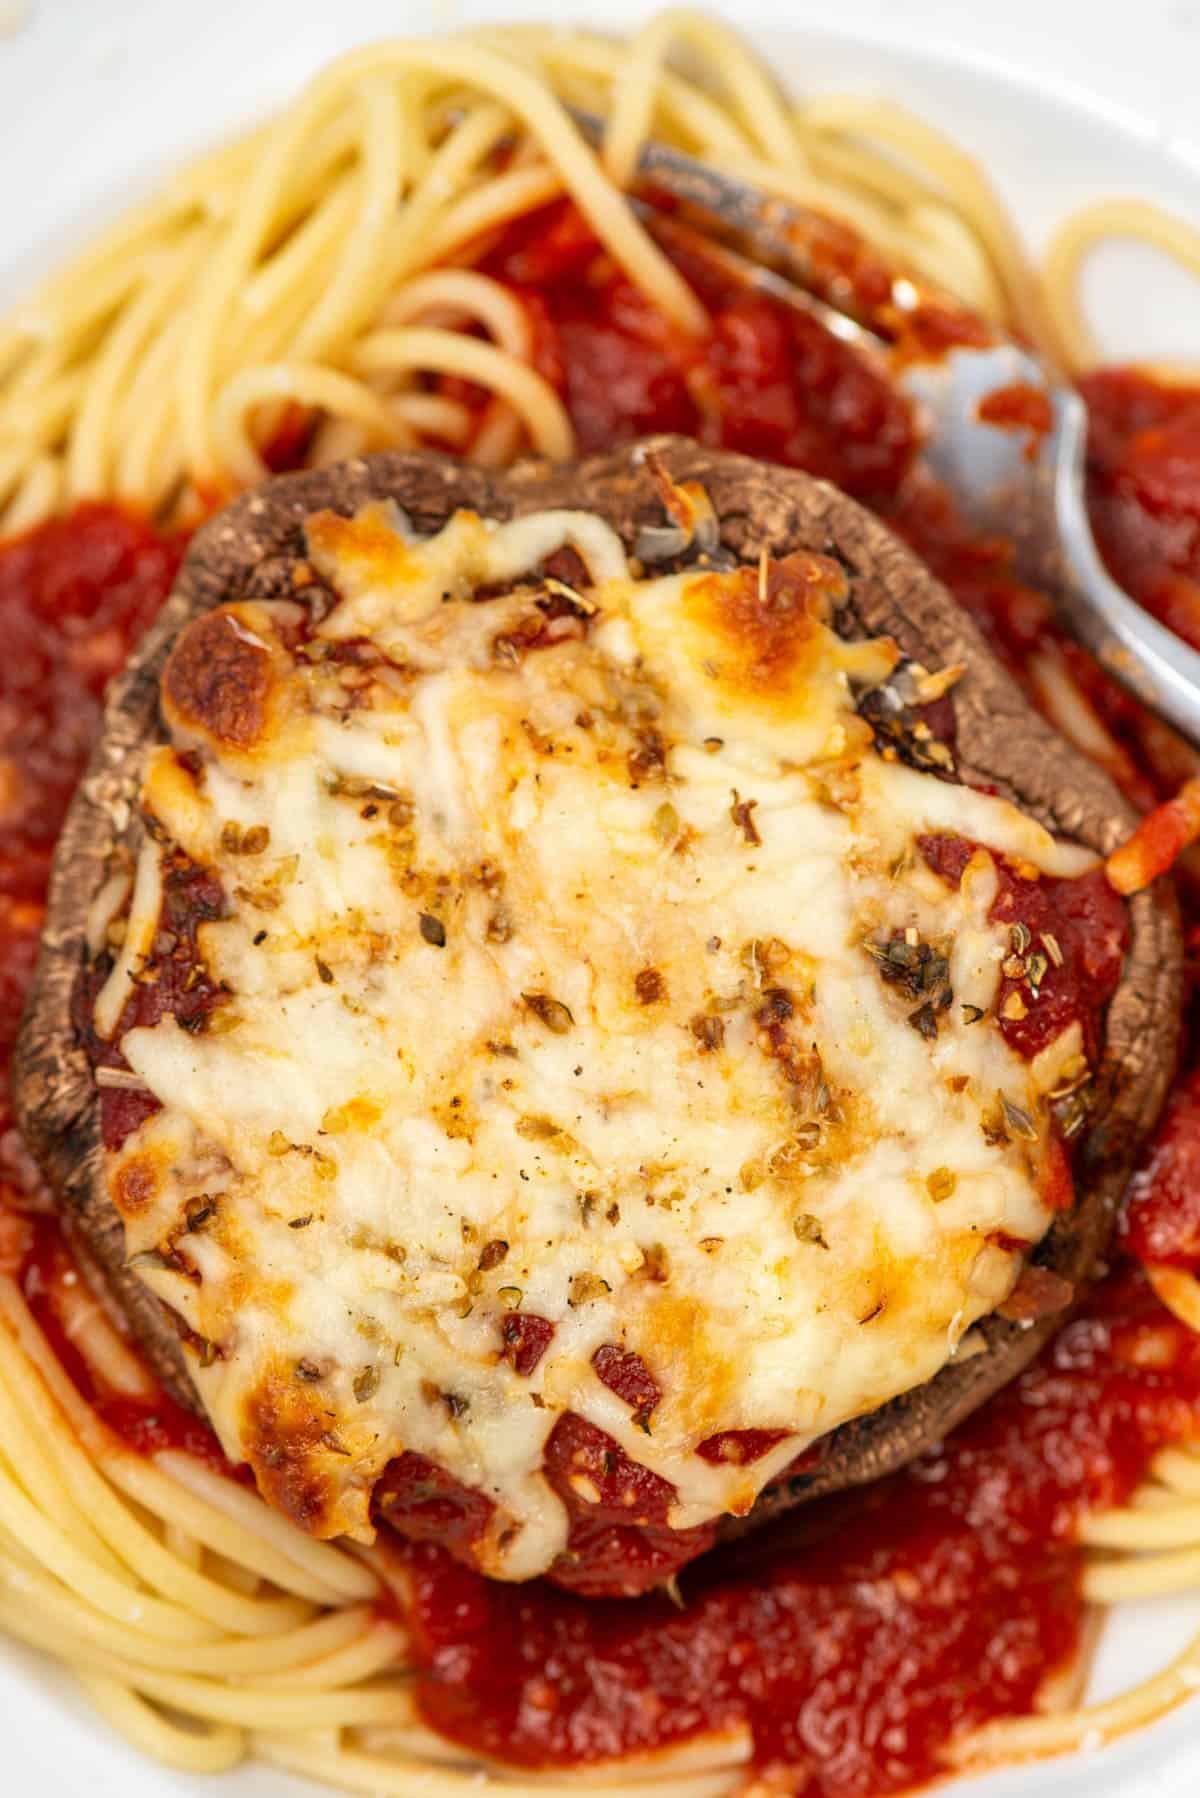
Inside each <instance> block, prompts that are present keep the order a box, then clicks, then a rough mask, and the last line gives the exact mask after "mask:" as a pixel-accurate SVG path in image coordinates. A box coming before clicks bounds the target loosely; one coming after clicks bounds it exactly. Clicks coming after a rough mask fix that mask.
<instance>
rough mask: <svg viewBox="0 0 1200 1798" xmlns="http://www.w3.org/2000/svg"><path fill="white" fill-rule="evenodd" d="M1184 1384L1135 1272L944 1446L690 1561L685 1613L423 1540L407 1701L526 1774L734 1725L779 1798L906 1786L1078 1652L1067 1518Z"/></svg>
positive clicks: (1157, 1426) (1138, 1456) (1129, 1482)
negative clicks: (557, 1586)
mask: <svg viewBox="0 0 1200 1798" xmlns="http://www.w3.org/2000/svg"><path fill="white" fill-rule="evenodd" d="M1198 1390H1200V1341H1197V1339H1196V1338H1195V1337H1194V1336H1193V1335H1192V1334H1191V1333H1190V1332H1189V1331H1188V1330H1187V1329H1186V1328H1185V1327H1184V1326H1183V1325H1182V1324H1179V1323H1176V1322H1175V1321H1174V1320H1173V1319H1168V1318H1166V1317H1165V1315H1164V1313H1163V1312H1162V1310H1161V1308H1160V1307H1159V1305H1158V1304H1157V1302H1156V1301H1155V1300H1154V1298H1153V1296H1152V1295H1151V1294H1150V1292H1149V1290H1148V1288H1147V1286H1146V1285H1145V1283H1144V1281H1143V1280H1142V1278H1141V1277H1140V1276H1139V1275H1137V1274H1135V1273H1132V1272H1130V1273H1127V1274H1124V1275H1121V1276H1119V1277H1118V1278H1116V1279H1115V1280H1114V1281H1112V1282H1111V1283H1110V1284H1109V1285H1108V1286H1107V1287H1106V1288H1105V1289H1104V1290H1103V1291H1102V1293H1101V1294H1100V1295H1099V1296H1098V1298H1097V1300H1096V1302H1095V1304H1094V1307H1093V1309H1092V1312H1091V1313H1090V1314H1089V1315H1088V1316H1086V1317H1083V1318H1079V1319H1076V1320H1075V1321H1073V1322H1072V1323H1069V1324H1068V1325H1067V1326H1066V1328H1065V1329H1064V1330H1063V1331H1062V1332H1061V1333H1060V1335H1059V1336H1058V1338H1057V1340H1056V1342H1055V1344H1054V1346H1053V1347H1052V1349H1051V1350H1050V1351H1049V1352H1048V1353H1047V1354H1046V1355H1044V1356H1043V1357H1042V1359H1041V1361H1040V1362H1039V1363H1038V1364H1037V1365H1036V1366H1035V1367H1034V1368H1032V1369H1031V1370H1030V1371H1029V1372H1028V1373H1026V1374H1025V1375H1024V1376H1023V1377H1022V1378H1021V1379H1020V1380H1018V1381H1017V1382H1016V1384H1015V1385H1014V1386H1013V1387H1011V1388H1009V1389H1008V1390H1007V1391H1006V1392H1005V1393H1004V1394H1002V1395H1001V1397H1000V1398H999V1399H997V1400H993V1402H992V1403H991V1405H990V1406H988V1407H987V1408H986V1409H985V1410H984V1411H983V1412H981V1413H979V1414H977V1415H976V1417H975V1418H974V1419H973V1420H971V1421H970V1422H969V1423H968V1424H966V1425H965V1426H964V1427H963V1428H962V1429H960V1430H959V1431H957V1432H956V1433H955V1435H954V1436H953V1438H951V1440H950V1441H949V1442H948V1443H947V1444H946V1446H945V1447H944V1448H943V1449H942V1450H941V1451H939V1452H936V1453H931V1454H928V1455H926V1456H924V1457H923V1458H922V1459H921V1460H920V1461H919V1462H917V1463H916V1465H915V1466H913V1467H912V1468H910V1469H909V1470H907V1471H906V1472H904V1473H902V1474H898V1475H896V1476H894V1477H892V1478H890V1479H888V1480H885V1481H881V1482H879V1483H877V1484H876V1485H874V1486H871V1487H868V1488H866V1489H865V1490H863V1491H860V1492H857V1493H853V1494H842V1495H839V1496H838V1497H836V1498H833V1499H830V1500H827V1501H822V1502H820V1503H818V1504H816V1505H813V1506H812V1507H810V1508H807V1509H804V1510H801V1511H799V1512H794V1513H792V1514H791V1515H790V1516H789V1517H786V1518H784V1519H781V1520H780V1521H779V1522H777V1523H776V1524H775V1525H773V1526H772V1528H771V1529H770V1530H769V1531H767V1532H765V1533H764V1534H763V1535H761V1536H750V1537H747V1538H746V1539H745V1540H744V1541H742V1542H740V1543H738V1544H735V1545H732V1546H730V1547H727V1548H722V1549H718V1550H716V1551H715V1552H714V1553H713V1554H711V1555H708V1556H706V1557H705V1558H704V1559H703V1560H701V1561H698V1562H696V1563H694V1564H693V1565H692V1566H691V1567H689V1568H687V1569H686V1570H685V1571H684V1572H683V1573H682V1574H681V1575H680V1576H679V1592H680V1594H681V1598H682V1606H681V1607H677V1606H676V1605H675V1604H674V1603H673V1602H672V1601H671V1600H670V1599H669V1598H668V1597H666V1596H665V1595H656V1596H653V1597H647V1598H643V1599H639V1600H633V1601H627V1600H626V1601H623V1600H615V1601H613V1600H610V1601H608V1602H603V1603H597V1602H591V1603H589V1602H587V1601H585V1600H581V1599H579V1598H574V1597H569V1596H567V1595H565V1594H562V1593H557V1592H554V1591H553V1590H552V1589H551V1588H550V1587H548V1586H546V1585H544V1584H540V1583H537V1584H534V1585H531V1586H526V1587H512V1586H503V1585H499V1584H496V1583H493V1582H489V1581H487V1580H483V1579H480V1578H479V1577H478V1576H476V1575H474V1574H471V1573H469V1572H468V1571H466V1570H465V1569H463V1568H461V1567H459V1566H457V1565H456V1564H455V1563H453V1562H452V1561H450V1559H449V1558H448V1557H447V1556H446V1554H445V1553H444V1551H442V1550H441V1549H439V1548H436V1547H430V1546H427V1547H423V1548H419V1549H413V1550H411V1551H409V1554H408V1557H407V1558H408V1564H409V1568H410V1571H411V1576H412V1580H413V1586H414V1592H415V1606H414V1611H413V1615H412V1618H411V1622H412V1625H413V1628H414V1633H415V1640H416V1645H417V1650H418V1657H419V1660H420V1662H421V1664H422V1668H423V1671H422V1677H421V1681H420V1685H419V1688H418V1693H419V1700H420V1704H421V1708H422V1710H423V1712H424V1714H425V1716H426V1718H427V1720H428V1721H429V1722H430V1723H432V1724H433V1725H434V1727H435V1728H437V1729H439V1730H442V1731H443V1732H444V1733H446V1734H448V1735H450V1736H452V1737H453V1738H454V1739H455V1740H457V1741H460V1742H463V1743H465V1744H467V1745H468V1746H470V1747H471V1748H473V1749H475V1750H477V1751H479V1752H481V1753H484V1754H489V1755H495V1756H497V1757H498V1758H500V1759H502V1760H510V1761H516V1762H517V1763H519V1764H520V1765H523V1766H527V1767H533V1768H545V1767H554V1766H559V1767H570V1766H575V1765H578V1764H579V1763H581V1762H585V1763H586V1762H590V1761H599V1760H603V1759H605V1758H607V1757H611V1756H614V1755H619V1754H627V1753H636V1752H639V1751H645V1750H648V1749H652V1748H657V1747H662V1746H665V1745H667V1744H671V1743H678V1742H683V1741H686V1740H688V1739H689V1738H691V1737H694V1736H696V1735H699V1734H702V1733H704V1732H706V1731H710V1730H721V1729H727V1728H730V1727H733V1726H735V1725H745V1726H748V1727H749V1729H750V1730H751V1731H752V1733H753V1738H754V1750H755V1758H756V1760H757V1761H758V1763H759V1764H760V1765H761V1766H764V1767H768V1768H774V1769H777V1770H778V1771H779V1774H780V1781H779V1787H778V1789H779V1790H780V1791H781V1792H788V1793H792V1794H796V1795H797V1798H799V1795H803V1798H818V1795H820V1798H851V1795H853V1798H871V1795H874V1794H881V1793H886V1792H894V1791H901V1790H905V1789H907V1788H908V1787H910V1786H912V1785H913V1784H915V1783H917V1782H919V1781H922V1780H926V1779H930V1778H933V1777H934V1776H936V1774H938V1773H939V1772H941V1771H944V1765H943V1762H942V1758H941V1756H942V1749H943V1747H944V1745H945V1743H946V1742H947V1741H948V1740H949V1738H950V1737H951V1736H952V1735H954V1734H955V1733H957V1732H958V1731H959V1730H961V1729H964V1728H969V1727H972V1726H974V1725H977V1724H979V1723H982V1722H984V1721H986V1720H987V1719H988V1718H991V1717H996V1716H1003V1715H1007V1714H1011V1713H1014V1712H1023V1711H1025V1712H1027V1711H1028V1710H1029V1709H1030V1708H1031V1706H1032V1704H1033V1701H1034V1698H1035V1696H1036V1693H1037V1690H1038V1687H1039V1685H1040V1683H1041V1681H1042V1680H1043V1679H1044V1678H1045V1676H1046V1674H1047V1673H1048V1672H1050V1671H1053V1670H1055V1669H1056V1668H1059V1667H1061V1666H1063V1665H1064V1664H1065V1663H1067V1662H1068V1661H1069V1660H1070V1658H1071V1656H1072V1654H1073V1653H1074V1651H1075V1649H1076V1647H1077V1645H1078V1639H1079V1625H1080V1604H1079V1598H1078V1570H1079V1558H1078V1553H1077V1550H1076V1549H1075V1547H1074V1545H1073V1542H1072V1532H1073V1529H1074V1526H1075V1524H1076V1523H1077V1521H1078V1519H1079V1517H1080V1515H1081V1514H1082V1512H1083V1511H1085V1510H1088V1509H1093V1508H1095V1507H1096V1506H1098V1505H1109V1504H1112V1503H1115V1502H1119V1501H1120V1500H1121V1499H1123V1498H1124V1497H1126V1496H1127V1494H1128V1493H1129V1492H1130V1490H1131V1489H1132V1487H1133V1486H1134V1485H1135V1484H1136V1482H1137V1480H1138V1478H1139V1477H1140V1475H1141V1474H1142V1472H1143V1471H1144V1469H1145V1465H1146V1460H1147V1457H1148V1455H1149V1453H1150V1452H1151V1451H1152V1450H1153V1449H1154V1448H1155V1447H1157V1446H1158V1445H1160V1444H1161V1443H1163V1442H1165V1441H1169V1440H1172V1439H1174V1438H1176V1437H1178V1436H1183V1435H1186V1434H1187V1433H1188V1432H1189V1431H1190V1430H1191V1429H1192V1428H1194V1425H1195V1418H1196V1394H1197V1391H1198Z"/></svg>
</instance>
